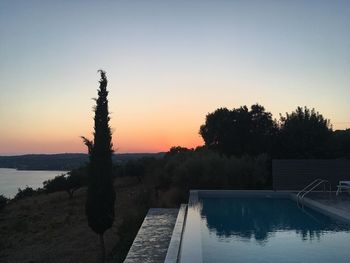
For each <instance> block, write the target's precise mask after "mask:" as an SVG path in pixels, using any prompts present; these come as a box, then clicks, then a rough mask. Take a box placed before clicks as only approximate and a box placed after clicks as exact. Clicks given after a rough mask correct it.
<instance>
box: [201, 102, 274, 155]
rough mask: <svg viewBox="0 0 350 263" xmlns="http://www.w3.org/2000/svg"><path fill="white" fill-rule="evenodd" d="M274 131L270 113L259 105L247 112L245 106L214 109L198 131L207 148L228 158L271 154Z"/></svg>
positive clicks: (253, 106)
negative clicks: (230, 108) (231, 108)
mask: <svg viewBox="0 0 350 263" xmlns="http://www.w3.org/2000/svg"><path fill="white" fill-rule="evenodd" d="M276 132H277V124H276V122H275V121H274V120H272V114H271V113H270V112H266V111H265V108H264V107H263V106H261V105H259V104H255V105H252V106H251V108H250V110H249V109H248V108H247V107H246V106H243V107H240V108H237V109H233V110H228V109H227V108H220V109H217V110H216V111H215V112H213V113H209V114H208V115H207V116H206V121H205V124H204V125H202V126H201V127H200V131H199V133H200V135H201V136H202V137H203V140H204V142H205V145H206V146H207V147H209V148H210V149H214V150H217V151H219V152H221V153H223V154H226V155H228V156H230V155H243V154H252V155H257V154H260V153H265V152H267V153H270V152H271V150H272V149H271V148H272V145H273V144H272V139H273V136H274V135H275V134H276Z"/></svg>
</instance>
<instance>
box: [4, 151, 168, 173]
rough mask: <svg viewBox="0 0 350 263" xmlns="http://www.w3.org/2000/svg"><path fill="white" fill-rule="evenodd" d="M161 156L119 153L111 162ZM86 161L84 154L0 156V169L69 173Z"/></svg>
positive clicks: (157, 154)
mask: <svg viewBox="0 0 350 263" xmlns="http://www.w3.org/2000/svg"><path fill="white" fill-rule="evenodd" d="M163 156H164V153H121V154H114V155H113V162H114V163H123V162H127V161H129V160H134V159H140V158H143V157H154V158H161V157H163ZM87 161H88V155H87V154H84V153H62V154H27V155H18V156H0V168H15V169H18V170H57V171H70V170H72V169H74V168H78V167H80V166H82V165H84V164H85V163H86V162H87Z"/></svg>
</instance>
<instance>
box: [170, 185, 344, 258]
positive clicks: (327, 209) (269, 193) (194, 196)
mask: <svg viewBox="0 0 350 263" xmlns="http://www.w3.org/2000/svg"><path fill="white" fill-rule="evenodd" d="M232 196H264V197H269V198H288V199H291V200H294V201H296V202H298V203H299V204H300V205H301V207H303V206H306V207H309V208H311V209H314V210H316V211H319V212H321V213H323V214H326V215H328V216H330V217H333V218H335V219H338V220H340V221H343V222H345V223H349V224H350V212H349V213H347V212H346V211H344V210H340V209H338V208H335V207H331V206H328V205H324V204H321V203H320V202H318V201H316V200H312V199H310V198H307V197H305V198H303V199H299V198H298V197H297V192H296V191H274V190H190V196H189V199H188V206H187V207H186V213H182V214H181V216H180V217H182V216H183V214H184V218H183V222H182V226H181V236H180V241H179V240H178V239H179V235H178V231H176V235H175V237H174V239H176V244H177V245H176V246H172V247H171V248H170V246H169V249H170V252H169V253H171V254H172V255H176V257H175V256H172V257H171V261H165V262H166V263H176V262H180V256H181V249H182V248H181V247H182V243H183V242H182V240H183V234H184V229H185V227H186V221H187V215H188V212H187V210H188V207H189V206H193V205H195V204H198V199H199V197H232ZM179 214H180V212H179ZM174 232H175V229H174ZM171 239H173V237H172V238H171ZM196 262H202V259H201V257H200V258H198V261H196Z"/></svg>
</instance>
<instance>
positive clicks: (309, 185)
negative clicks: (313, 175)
mask: <svg viewBox="0 0 350 263" xmlns="http://www.w3.org/2000/svg"><path fill="white" fill-rule="evenodd" d="M319 181H322V179H320V178H317V179H315V180H313V181H312V182H311V183H310V184H308V185H307V186H305V187H304V188H303V189H302V190H301V191H300V192H299V193H298V194H297V197H300V195H301V194H302V193H303V192H305V191H306V190H307V189H308V188H309V187H311V186H312V185H314V184H316V183H318V182H319Z"/></svg>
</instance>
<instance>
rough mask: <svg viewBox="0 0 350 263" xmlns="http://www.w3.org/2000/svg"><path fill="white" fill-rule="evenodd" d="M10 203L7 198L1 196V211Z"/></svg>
mask: <svg viewBox="0 0 350 263" xmlns="http://www.w3.org/2000/svg"><path fill="white" fill-rule="evenodd" d="M8 201H9V200H8V199H7V198H6V197H5V196H3V195H0V211H1V210H2V209H3V208H4V207H5V206H6V204H7V202H8Z"/></svg>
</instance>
